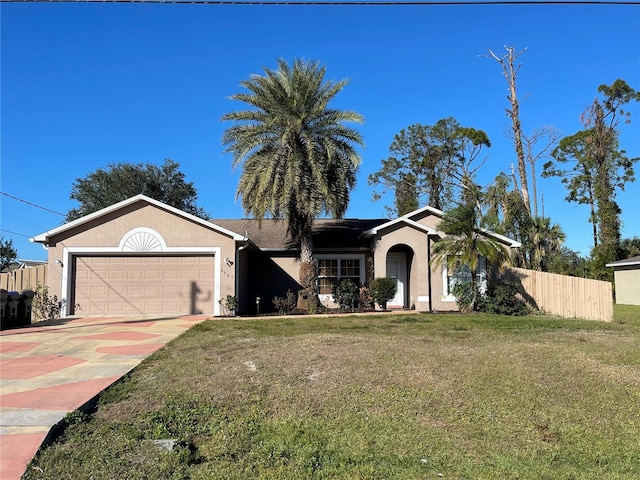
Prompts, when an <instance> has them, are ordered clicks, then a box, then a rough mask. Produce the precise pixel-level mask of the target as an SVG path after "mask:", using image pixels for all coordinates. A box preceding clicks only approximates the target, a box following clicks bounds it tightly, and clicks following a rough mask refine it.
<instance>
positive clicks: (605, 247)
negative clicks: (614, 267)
mask: <svg viewBox="0 0 640 480" xmlns="http://www.w3.org/2000/svg"><path fill="white" fill-rule="evenodd" d="M598 92H599V93H600V94H601V95H602V98H596V99H595V100H594V101H593V103H592V104H591V106H590V107H589V109H588V110H587V112H586V114H585V115H584V116H583V124H584V126H585V130H584V131H582V132H578V133H577V134H575V135H573V136H571V137H568V138H567V139H563V140H561V141H560V145H559V147H558V149H556V151H555V154H554V155H553V156H554V158H555V159H556V161H557V162H559V163H562V164H565V163H567V162H568V161H573V164H574V167H573V169H563V168H558V166H557V165H555V164H553V163H551V162H549V163H547V164H545V170H546V175H547V176H551V175H553V176H559V177H561V178H562V179H563V181H564V183H565V184H566V185H567V187H568V188H569V195H568V198H575V199H577V200H576V201H580V200H582V202H581V203H587V200H588V201H590V202H591V203H590V205H591V212H592V213H591V221H592V222H594V229H595V230H594V235H597V237H595V240H596V241H594V248H593V251H592V264H591V265H592V269H593V271H592V275H593V276H594V277H595V278H601V279H603V280H611V279H612V275H613V274H612V272H611V270H610V269H607V268H606V267H605V265H606V263H608V262H611V261H615V260H616V259H618V258H619V257H620V254H621V251H620V213H621V211H620V207H619V206H618V204H617V202H616V201H615V197H616V192H617V190H624V186H625V184H626V183H627V182H630V181H633V180H634V170H633V164H634V163H635V162H636V161H638V158H628V157H627V156H626V152H625V151H624V150H621V149H620V142H619V124H620V119H622V118H623V119H625V123H629V121H630V120H629V114H628V112H625V111H624V110H623V109H622V107H623V106H625V105H626V104H627V103H629V102H632V101H639V100H640V92H636V91H635V90H634V89H632V88H631V87H630V86H629V85H627V83H626V82H625V81H624V80H616V81H615V82H614V83H613V84H611V85H600V87H598ZM567 179H569V180H567ZM590 196H591V197H590ZM595 224H597V228H595Z"/></svg>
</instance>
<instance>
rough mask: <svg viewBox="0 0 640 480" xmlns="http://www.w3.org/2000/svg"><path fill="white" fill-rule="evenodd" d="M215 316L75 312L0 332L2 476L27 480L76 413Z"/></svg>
mask: <svg viewBox="0 0 640 480" xmlns="http://www.w3.org/2000/svg"><path fill="white" fill-rule="evenodd" d="M207 318H208V317H207V316H203V315H198V316H186V317H166V318H165V317H163V318H157V317H126V318H125V317H109V318H73V319H62V320H57V321H51V322H41V323H37V324H34V325H31V326H30V327H26V328H22V329H16V330H5V331H2V332H0V479H2V480H17V479H19V478H20V476H21V475H22V474H23V473H24V471H25V468H26V465H27V463H28V462H29V461H30V460H31V458H33V455H34V454H35V453H36V452H37V450H38V449H39V448H40V446H41V444H42V442H43V441H44V440H45V439H46V437H47V435H48V434H49V432H50V431H51V428H52V427H53V426H54V425H56V424H57V423H58V422H59V421H60V420H62V419H63V418H64V417H65V415H66V414H67V413H68V412H71V411H73V410H75V409H77V408H79V407H81V406H83V405H84V404H86V403H87V402H89V401H91V400H92V399H93V398H94V397H95V396H96V395H97V394H98V393H100V392H101V391H102V390H104V389H105V388H107V387H108V386H109V385H111V384H112V383H114V382H115V381H116V380H118V379H119V378H120V377H122V376H123V375H125V374H126V373H127V372H129V371H131V370H132V369H133V368H134V367H136V366H137V365H138V364H139V363H140V362H141V361H142V360H143V359H144V358H146V357H147V356H149V355H150V354H152V353H153V352H155V351H156V350H158V349H159V348H161V347H162V346H164V345H165V344H166V343H167V342H169V341H170V340H172V339H174V338H175V337H177V336H178V335H180V334H181V333H183V332H184V331H185V330H187V329H188V328H190V327H191V326H193V325H194V324H196V323H199V322H201V321H203V320H206V319H207Z"/></svg>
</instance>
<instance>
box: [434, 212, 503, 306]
mask: <svg viewBox="0 0 640 480" xmlns="http://www.w3.org/2000/svg"><path fill="white" fill-rule="evenodd" d="M479 227H480V218H479V215H478V212H477V210H476V207H475V205H473V204H467V205H460V206H458V207H455V208H453V209H451V210H449V211H447V212H446V213H445V215H444V217H443V218H442V221H441V222H440V224H439V225H438V230H440V231H442V232H444V233H445V234H446V236H445V237H444V238H441V239H440V240H439V241H438V242H437V243H436V244H435V245H434V246H433V250H432V252H433V259H434V263H435V264H436V265H445V266H446V267H447V269H448V270H449V271H452V272H453V271H457V270H459V269H461V268H464V267H467V268H468V269H469V271H470V272H471V288H472V292H473V293H472V298H471V300H470V302H469V309H470V310H475V307H476V302H477V292H478V289H479V284H478V272H477V270H478V265H479V264H480V259H481V258H482V257H484V258H485V260H486V264H487V268H489V266H496V267H498V268H499V269H502V267H503V266H504V264H505V263H507V262H508V261H509V259H508V254H507V250H506V249H505V248H504V246H503V245H502V244H500V243H499V242H498V241H497V240H495V239H493V238H492V237H490V236H487V235H486V234H483V233H482V231H481V230H480V228H479Z"/></svg>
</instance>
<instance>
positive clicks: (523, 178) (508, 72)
mask: <svg viewBox="0 0 640 480" xmlns="http://www.w3.org/2000/svg"><path fill="white" fill-rule="evenodd" d="M504 48H505V50H506V51H507V53H505V54H502V55H496V54H495V53H493V51H492V50H490V49H489V54H490V55H491V57H492V58H493V59H494V60H496V61H497V62H498V63H499V64H500V65H501V66H502V72H503V75H504V76H505V78H506V79H507V83H508V84H509V94H508V95H507V99H508V100H509V103H510V104H511V108H507V109H506V110H507V115H508V116H509V117H510V118H511V129H512V130H513V141H514V144H515V148H516V158H517V159H518V174H519V176H520V185H521V190H520V191H521V195H522V201H523V202H524V205H525V207H526V208H527V210H528V211H529V213H531V202H530V200H529V182H528V181H527V166H526V163H525V158H524V148H523V146H522V126H521V124H520V104H519V102H518V94H517V90H516V80H517V77H518V71H519V70H520V67H521V65H517V66H516V64H515V62H516V61H517V59H518V57H519V56H520V55H522V54H523V53H524V52H525V51H526V48H525V49H524V50H522V51H521V52H518V53H516V51H515V47H507V46H505V47H504Z"/></svg>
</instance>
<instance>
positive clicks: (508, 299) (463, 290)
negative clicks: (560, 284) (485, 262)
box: [453, 282, 529, 316]
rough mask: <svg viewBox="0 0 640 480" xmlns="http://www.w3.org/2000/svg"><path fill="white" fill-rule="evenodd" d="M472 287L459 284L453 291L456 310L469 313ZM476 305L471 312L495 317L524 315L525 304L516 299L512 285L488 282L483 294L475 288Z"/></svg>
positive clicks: (516, 293)
mask: <svg viewBox="0 0 640 480" xmlns="http://www.w3.org/2000/svg"><path fill="white" fill-rule="evenodd" d="M473 290H474V286H472V285H471V283H459V284H458V285H456V286H455V287H454V289H453V294H454V296H455V297H456V303H457V304H458V309H459V310H460V311H461V312H470V311H472V310H471V302H472V300H473ZM475 290H476V305H475V308H474V309H473V311H475V312H483V313H495V314H497V315H512V316H518V315H526V314H527V313H528V310H529V309H528V307H527V304H526V303H525V302H524V301H523V300H521V299H520V298H518V296H517V295H518V287H517V286H516V285H514V284H513V283H504V282H490V283H489V284H488V285H487V289H486V291H485V292H484V293H483V292H481V291H480V289H479V288H478V287H477V286H476V287H475Z"/></svg>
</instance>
